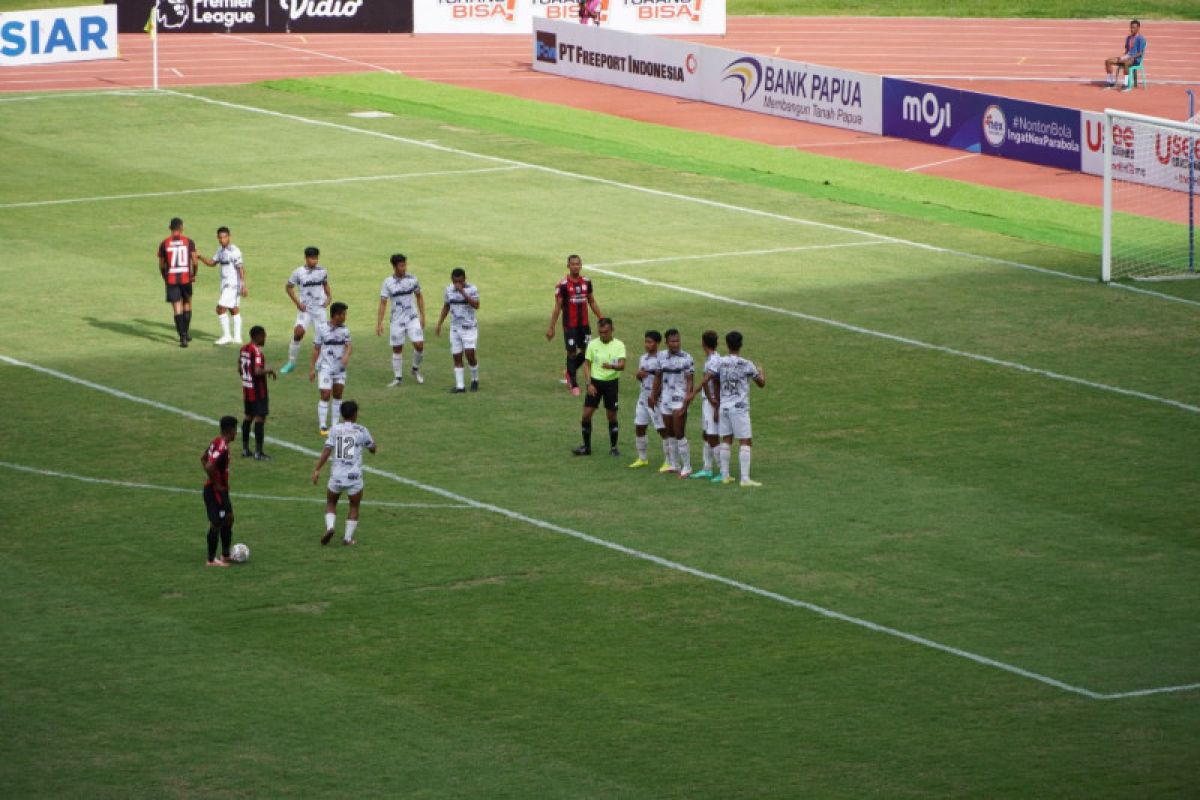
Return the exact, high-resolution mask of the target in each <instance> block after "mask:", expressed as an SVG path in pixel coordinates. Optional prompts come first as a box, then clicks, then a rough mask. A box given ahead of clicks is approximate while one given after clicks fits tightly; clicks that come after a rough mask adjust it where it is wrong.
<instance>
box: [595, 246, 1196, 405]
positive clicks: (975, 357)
mask: <svg viewBox="0 0 1200 800" xmlns="http://www.w3.org/2000/svg"><path fill="white" fill-rule="evenodd" d="M685 258H690V257H685ZM654 260H655V261H668V260H670V259H654ZM625 263H630V262H625ZM588 269H589V270H591V271H592V272H599V273H600V274H602V275H609V276H611V277H613V278H621V279H623V280H627V281H633V282H634V283H640V284H642V285H643V286H655V287H658V288H660V289H671V290H673V291H676V292H683V293H685V294H691V295H695V296H696V297H703V298H705V299H707V300H716V301H717V302H720V303H728V304H730V305H735V306H742V307H743V308H754V309H758V310H759V311H769V312H771V313H772V314H784V315H786V316H789V317H796V318H797V319H803V320H807V321H809V322H816V323H819V324H821V325H829V326H830V327H833V328H838V329H839V330H844V331H850V332H851V333H859V334H862V335H864V336H873V337H876V338H878V339H886V340H887V341H890V342H896V343H898V344H904V345H909V346H911V347H919V348H921V349H923V350H934V351H936V352H939V353H945V354H947V355H951V356H958V357H959V358H967V359H970V360H972V361H979V362H982V363H984V364H991V365H993V366H997V367H1005V368H1006V369H1015V370H1017V371H1019V372H1025V373H1028V374H1030V375H1041V376H1042V377H1045V378H1051V379H1052V380H1056V381H1064V382H1066V383H1073V384H1076V385H1078V386H1086V387H1088V388H1089V389H1098V390H1100V391H1105V392H1112V393H1113V394H1119V395H1124V396H1126V397H1136V398H1138V399H1140V400H1149V401H1151V402H1154V403H1161V404H1162V405H1166V406H1171V407H1172V408H1178V409H1180V410H1182V411H1190V412H1191V413H1193V414H1200V406H1195V405H1191V404H1190V403H1183V402H1180V401H1179V400H1172V399H1170V398H1168V397H1159V396H1158V395H1154V394H1149V393H1148V392H1139V391H1137V390H1136V389H1123V388H1121V387H1120V386H1112V385H1110V384H1107V383H1097V382H1095V381H1089V380H1086V379H1084V378H1076V377H1074V376H1073V375H1065V374H1063V373H1061V372H1052V371H1051V370H1048V369H1039V368H1038V367H1030V366H1027V365H1025V364H1021V363H1018V362H1016V361H1005V360H1004V359H1001V358H993V357H992V356H985V355H981V354H979V353H970V352H967V351H966V350H955V349H954V348H953V347H945V346H944V345H940V344H932V343H930V342H923V341H921V340H920V339H911V338H909V337H907V336H899V335H897V334H894V333H885V332H884V331H877V330H873V329H871V328H864V327H862V326H860V325H852V324H851V323H849V322H841V321H839V320H836V319H829V318H828V317H818V316H815V315H813V314H805V313H804V312H803V311H793V310H791V309H789V308H779V307H778V306H768V305H765V304H763V303H754V302H751V301H749V300H738V299H737V298H734V297H726V296H724V295H719V294H712V293H711V292H705V291H701V290H699V289H691V288H689V287H687V286H678V285H676V284H673V283H664V282H662V281H655V280H651V279H649V278H639V277H637V276H636V275H626V274H625V273H623V272H614V271H613V270H609V269H604V267H603V265H599V264H593V265H590V266H589V267H588Z"/></svg>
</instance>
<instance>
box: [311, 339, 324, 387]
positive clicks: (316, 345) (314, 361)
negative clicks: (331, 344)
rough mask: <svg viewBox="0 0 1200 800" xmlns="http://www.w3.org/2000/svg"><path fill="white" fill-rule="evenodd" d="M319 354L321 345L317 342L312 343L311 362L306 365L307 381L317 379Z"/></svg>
mask: <svg viewBox="0 0 1200 800" xmlns="http://www.w3.org/2000/svg"><path fill="white" fill-rule="evenodd" d="M320 355H321V345H320V343H319V342H314V343H313V350H312V362H311V363H309V365H308V382H309V383H312V382H313V381H314V380H316V379H317V359H318V358H319V357H320Z"/></svg>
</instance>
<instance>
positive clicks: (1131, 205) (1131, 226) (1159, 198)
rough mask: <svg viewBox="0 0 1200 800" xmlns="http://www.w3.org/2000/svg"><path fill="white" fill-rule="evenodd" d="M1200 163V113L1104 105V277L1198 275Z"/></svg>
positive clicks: (1116, 278)
mask: <svg viewBox="0 0 1200 800" xmlns="http://www.w3.org/2000/svg"><path fill="white" fill-rule="evenodd" d="M1198 168H1200V124H1197V121H1196V120H1195V119H1193V120H1188V121H1186V122H1181V121H1179V120H1171V119H1164V118H1161V117H1150V116H1146V115H1144V114H1134V113H1131V112H1127V111H1116V110H1113V109H1106V110H1105V112H1104V222H1103V229H1102V236H1103V244H1102V250H1101V275H1100V277H1101V280H1103V281H1105V282H1108V281H1112V280H1175V279H1185V278H1197V277H1200V272H1197V266H1198V265H1197V263H1196V209H1195V203H1196V189H1197V178H1198V177H1200V176H1198V175H1197V169H1198Z"/></svg>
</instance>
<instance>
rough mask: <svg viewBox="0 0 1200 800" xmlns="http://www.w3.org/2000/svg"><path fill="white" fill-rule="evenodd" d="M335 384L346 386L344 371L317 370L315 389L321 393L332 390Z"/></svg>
mask: <svg viewBox="0 0 1200 800" xmlns="http://www.w3.org/2000/svg"><path fill="white" fill-rule="evenodd" d="M335 383H340V384H341V385H342V386H345V385H346V370H344V369H338V370H333V369H318V370H317V388H318V389H320V390H321V391H325V390H326V389H332V388H333V385H334V384H335Z"/></svg>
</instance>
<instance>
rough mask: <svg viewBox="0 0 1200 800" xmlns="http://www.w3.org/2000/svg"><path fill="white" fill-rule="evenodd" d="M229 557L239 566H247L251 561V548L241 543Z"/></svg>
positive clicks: (230, 552)
mask: <svg viewBox="0 0 1200 800" xmlns="http://www.w3.org/2000/svg"><path fill="white" fill-rule="evenodd" d="M229 557H230V558H231V559H233V560H234V561H236V562H237V563H239V564H245V563H246V562H247V561H249V560H250V548H249V547H246V545H244V544H241V543H240V542H239V543H238V544H235V545H234V546H233V549H232V550H230V551H229Z"/></svg>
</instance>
